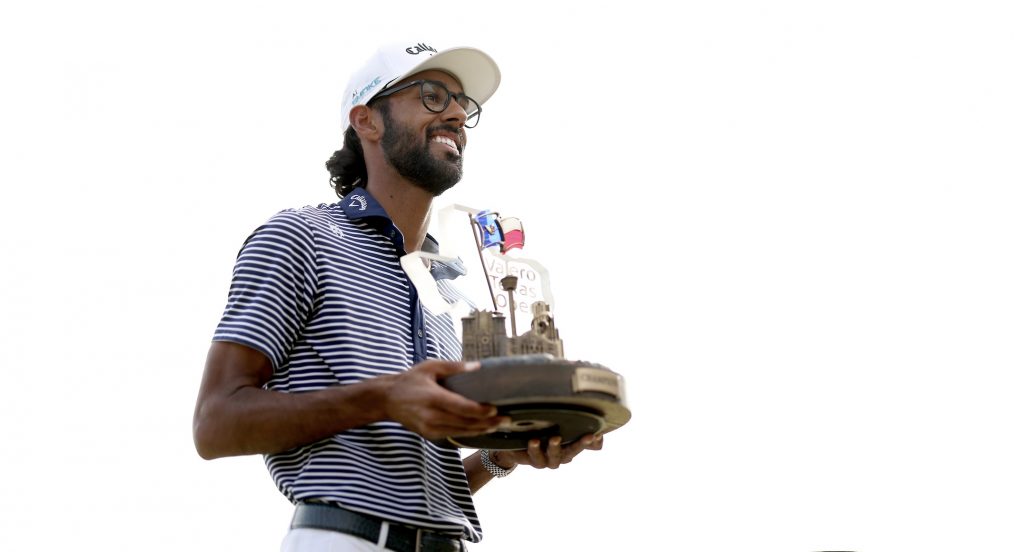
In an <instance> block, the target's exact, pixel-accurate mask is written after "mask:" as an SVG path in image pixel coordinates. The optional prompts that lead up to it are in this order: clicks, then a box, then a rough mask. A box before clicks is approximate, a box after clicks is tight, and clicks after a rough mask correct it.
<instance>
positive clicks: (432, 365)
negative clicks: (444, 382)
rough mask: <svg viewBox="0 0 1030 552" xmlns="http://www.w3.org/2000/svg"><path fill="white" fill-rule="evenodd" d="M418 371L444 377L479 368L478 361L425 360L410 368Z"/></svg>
mask: <svg viewBox="0 0 1030 552" xmlns="http://www.w3.org/2000/svg"><path fill="white" fill-rule="evenodd" d="M411 369H412V370H417V371H419V372H425V373H427V374H431V375H432V376H434V377H436V378H445V377H447V376H453V375H455V374H461V373H464V372H471V371H473V370H478V369H479V362H457V361H450V360H427V361H424V362H420V363H418V364H416V365H415V366H413V367H412V368H411Z"/></svg>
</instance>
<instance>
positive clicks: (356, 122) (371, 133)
mask: <svg viewBox="0 0 1030 552" xmlns="http://www.w3.org/2000/svg"><path fill="white" fill-rule="evenodd" d="M350 126H352V127H354V132H356V133H357V134H358V138H361V139H362V140H368V141H370V142H375V141H378V140H379V137H380V133H381V131H382V130H381V129H382V126H383V125H382V121H381V120H380V115H379V112H378V111H376V110H375V109H372V108H370V107H368V106H367V105H356V106H354V107H352V108H351V110H350Z"/></svg>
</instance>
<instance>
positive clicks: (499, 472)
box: [479, 449, 518, 477]
mask: <svg viewBox="0 0 1030 552" xmlns="http://www.w3.org/2000/svg"><path fill="white" fill-rule="evenodd" d="M479 461H480V462H482V463H483V467H484V468H486V471H488V472H490V473H491V474H492V475H493V476H494V477H504V476H506V475H508V474H510V473H511V472H513V471H515V468H516V467H518V464H515V465H514V466H512V467H510V468H507V469H505V468H502V467H500V466H498V465H497V464H494V461H493V460H491V459H490V451H489V450H486V449H483V450H480V451H479Z"/></svg>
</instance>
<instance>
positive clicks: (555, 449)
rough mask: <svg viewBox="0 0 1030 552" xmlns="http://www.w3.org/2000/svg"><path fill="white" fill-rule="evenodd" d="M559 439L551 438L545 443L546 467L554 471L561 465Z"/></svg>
mask: <svg viewBox="0 0 1030 552" xmlns="http://www.w3.org/2000/svg"><path fill="white" fill-rule="evenodd" d="M562 456H563V451H562V446H561V437H551V439H550V440H549V441H548V442H547V467H548V468H550V469H552V470H556V469H558V466H560V465H561V463H562Z"/></svg>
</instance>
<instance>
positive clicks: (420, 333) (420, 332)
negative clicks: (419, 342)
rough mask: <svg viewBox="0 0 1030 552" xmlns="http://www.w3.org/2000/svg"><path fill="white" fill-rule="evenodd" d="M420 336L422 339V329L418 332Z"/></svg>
mask: <svg viewBox="0 0 1030 552" xmlns="http://www.w3.org/2000/svg"><path fill="white" fill-rule="evenodd" d="M418 336H419V337H422V328H419V330H418Z"/></svg>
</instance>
